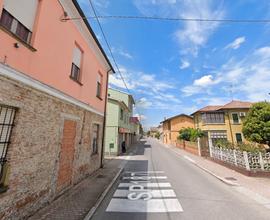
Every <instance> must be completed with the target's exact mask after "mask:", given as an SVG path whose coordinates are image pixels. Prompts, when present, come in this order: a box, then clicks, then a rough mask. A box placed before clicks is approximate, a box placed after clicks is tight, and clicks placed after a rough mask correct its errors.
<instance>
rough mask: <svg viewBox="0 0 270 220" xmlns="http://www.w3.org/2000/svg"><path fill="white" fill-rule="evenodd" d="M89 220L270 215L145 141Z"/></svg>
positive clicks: (179, 159) (187, 163)
mask: <svg viewBox="0 0 270 220" xmlns="http://www.w3.org/2000/svg"><path fill="white" fill-rule="evenodd" d="M128 159H129V160H128V162H127V163H126V165H125V169H124V173H123V174H122V176H121V177H120V178H119V180H118V181H117V182H116V183H115V184H114V186H113V187H112V189H111V190H110V192H109V193H108V194H107V196H106V197H105V199H104V200H103V202H102V203H101V205H100V206H99V208H98V209H97V210H96V212H95V214H94V216H93V217H92V219H94V220H101V219H102V220H104V219H105V220H107V219H108V220H115V219H117V220H133V219H134V220H135V219H136V220H167V219H168V220H172V219H207V220H211V219H214V220H219V219H237V220H240V219H245V220H248V219H252V220H254V219H256V220H257V219H270V210H269V209H266V208H265V207H263V206H261V205H259V204H257V203H256V202H255V201H254V200H252V199H250V198H247V197H245V196H244V195H243V194H240V193H239V192H237V191H235V190H234V189H233V187H232V186H228V185H226V184H224V183H222V182H221V181H219V180H218V179H216V178H215V177H213V176H211V175H210V174H208V173H206V172H204V171H203V170H201V169H200V168H198V167H196V166H194V165H193V164H192V163H190V162H189V161H187V160H186V159H185V158H183V157H181V156H179V155H177V154H176V153H175V152H173V151H171V150H170V149H168V148H166V147H164V146H163V145H162V144H160V143H158V142H157V141H155V140H152V139H147V140H144V141H143V142H142V144H141V145H138V146H136V148H135V150H134V155H132V156H130V157H128Z"/></svg>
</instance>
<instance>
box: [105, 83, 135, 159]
mask: <svg viewBox="0 0 270 220" xmlns="http://www.w3.org/2000/svg"><path fill="white" fill-rule="evenodd" d="M134 104H135V102H134V99H133V97H132V95H130V94H128V93H125V92H122V91H119V90H116V89H112V88H109V90H108V103H107V120H106V131H105V153H106V155H119V154H121V153H122V151H121V145H122V143H123V142H125V145H126V148H129V147H130V146H131V145H132V144H133V143H135V142H136V141H137V138H138V137H139V136H140V133H138V132H140V123H139V120H138V119H137V118H136V119H135V118H134V117H133V106H134Z"/></svg>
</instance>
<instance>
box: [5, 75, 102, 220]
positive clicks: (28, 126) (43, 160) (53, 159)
mask: <svg viewBox="0 0 270 220" xmlns="http://www.w3.org/2000/svg"><path fill="white" fill-rule="evenodd" d="M0 104H5V105H10V106H16V107H18V111H17V114H16V117H15V127H14V129H13V132H12V136H11V144H10V145H9V149H8V155H7V156H8V166H9V169H10V174H9V177H8V186H9V190H8V191H7V192H5V193H2V194H0V219H18V218H22V217H24V216H27V215H29V214H31V213H33V212H34V211H36V210H37V209H38V208H40V207H42V206H43V205H44V204H46V203H47V202H50V201H51V200H53V199H54V198H55V197H56V196H58V195H59V194H58V191H57V179H58V171H59V161H60V155H61V154H60V152H61V151H60V149H61V141H62V139H63V128H64V121H65V120H70V121H72V123H74V124H73V125H72V126H76V137H75V139H74V161H73V170H72V183H71V184H75V183H77V182H79V181H80V180H82V179H83V178H84V177H85V176H86V175H89V174H91V173H92V172H93V171H95V170H96V169H98V168H99V165H100V150H101V149H100V148H101V139H102V136H103V135H102V126H103V117H102V116H100V115H97V114H94V113H92V112H89V111H85V110H84V109H81V108H79V107H77V106H75V105H72V104H69V103H67V102H64V101H62V100H59V99H57V98H54V97H52V96H49V95H47V94H44V93H42V92H40V91H37V90H35V89H32V88H30V87H27V86H25V85H23V84H21V83H18V82H15V81H13V80H10V79H7V78H4V77H0ZM75 123H76V125H75ZM92 123H98V124H100V135H99V137H100V140H99V143H100V144H99V150H98V152H99V154H97V155H94V156H92V148H91V138H92V137H91V132H92V131H91V130H92ZM73 128H74V127H73Z"/></svg>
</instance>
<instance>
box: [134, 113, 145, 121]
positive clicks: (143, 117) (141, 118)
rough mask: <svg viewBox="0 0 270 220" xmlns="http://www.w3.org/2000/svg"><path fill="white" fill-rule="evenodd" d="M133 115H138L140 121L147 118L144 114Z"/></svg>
mask: <svg viewBox="0 0 270 220" xmlns="http://www.w3.org/2000/svg"><path fill="white" fill-rule="evenodd" d="M134 117H138V118H139V120H140V121H145V120H146V119H147V117H146V115H142V114H134Z"/></svg>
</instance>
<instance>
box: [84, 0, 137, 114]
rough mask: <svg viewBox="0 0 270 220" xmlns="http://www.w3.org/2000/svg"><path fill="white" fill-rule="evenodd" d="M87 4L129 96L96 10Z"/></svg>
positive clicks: (91, 4)
mask: <svg viewBox="0 0 270 220" xmlns="http://www.w3.org/2000/svg"><path fill="white" fill-rule="evenodd" d="M89 3H90V6H91V8H92V11H93V13H94V15H95V16H94V17H92V18H95V19H96V20H97V23H98V26H99V29H100V31H101V34H102V36H103V38H104V41H105V43H106V45H107V47H108V50H109V52H110V55H111V58H112V60H113V62H114V64H115V67H116V69H117V71H118V73H119V75H120V78H121V80H122V81H123V84H124V86H125V88H126V90H127V92H128V93H129V94H130V95H131V92H130V90H129V88H128V86H127V83H126V81H125V79H124V77H123V75H122V73H121V71H120V68H119V66H118V64H117V62H116V59H115V57H114V55H113V52H112V49H111V46H110V44H109V42H108V40H107V37H106V35H105V32H104V30H103V28H102V26H101V24H100V21H99V16H98V15H97V12H96V9H95V7H94V5H93V3H92V1H91V0H89ZM83 19H87V18H83ZM134 104H135V106H136V102H135V100H134ZM136 111H137V112H138V114H139V119H140V117H141V115H142V114H140V112H139V111H138V108H136Z"/></svg>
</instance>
